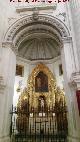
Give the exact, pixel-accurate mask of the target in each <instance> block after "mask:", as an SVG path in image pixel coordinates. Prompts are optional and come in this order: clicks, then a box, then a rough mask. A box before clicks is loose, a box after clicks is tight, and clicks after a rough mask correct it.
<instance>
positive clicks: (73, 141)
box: [67, 136, 80, 142]
mask: <svg viewBox="0 0 80 142" xmlns="http://www.w3.org/2000/svg"><path fill="white" fill-rule="evenodd" d="M67 142H80V137H75V136H68V139H67Z"/></svg>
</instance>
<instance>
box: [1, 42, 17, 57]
mask: <svg viewBox="0 0 80 142" xmlns="http://www.w3.org/2000/svg"><path fill="white" fill-rule="evenodd" d="M2 47H4V48H11V49H12V50H13V52H14V53H15V54H16V55H17V54H18V49H17V47H15V46H14V45H13V43H12V42H3V43H2Z"/></svg>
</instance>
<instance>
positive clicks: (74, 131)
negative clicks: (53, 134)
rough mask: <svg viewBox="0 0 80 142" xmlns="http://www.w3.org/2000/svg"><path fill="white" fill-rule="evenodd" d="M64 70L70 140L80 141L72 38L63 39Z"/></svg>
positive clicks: (79, 120)
mask: <svg viewBox="0 0 80 142" xmlns="http://www.w3.org/2000/svg"><path fill="white" fill-rule="evenodd" d="M61 57H62V65H63V71H64V89H65V94H66V102H67V108H68V142H80V134H79V133H80V130H79V129H80V124H79V123H78V122H80V118H79V113H78V107H77V101H76V89H75V88H76V85H74V86H73V85H72V81H71V80H72V79H71V78H72V74H73V73H74V72H75V71H76V66H75V56H74V52H73V46H72V39H71V38H67V39H64V40H63V49H62V52H61Z"/></svg>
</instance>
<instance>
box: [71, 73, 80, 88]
mask: <svg viewBox="0 0 80 142" xmlns="http://www.w3.org/2000/svg"><path fill="white" fill-rule="evenodd" d="M71 84H72V85H73V86H75V87H76V89H77V90H80V72H75V73H72V76H71Z"/></svg>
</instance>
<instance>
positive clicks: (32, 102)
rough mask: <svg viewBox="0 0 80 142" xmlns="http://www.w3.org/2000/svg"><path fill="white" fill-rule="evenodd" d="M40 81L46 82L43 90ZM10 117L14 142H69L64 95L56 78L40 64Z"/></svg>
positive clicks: (33, 72)
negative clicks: (67, 141) (67, 140)
mask: <svg viewBox="0 0 80 142" xmlns="http://www.w3.org/2000/svg"><path fill="white" fill-rule="evenodd" d="M41 77H43V78H41ZM38 79H43V84H44V81H45V82H46V83H45V84H46V85H47V86H46V87H43V89H41V87H42V86H41V85H42V84H40V82H37V81H38ZM39 81H41V80H39ZM37 83H38V84H37ZM44 86H45V85H44ZM37 87H38V89H37ZM39 87H40V88H39ZM45 88H46V89H45ZM11 114H12V123H11V138H12V142H14V140H15V142H46V141H47V142H66V138H67V132H68V124H67V107H66V102H65V95H64V91H63V90H61V89H60V88H59V87H57V84H56V79H55V77H54V75H53V74H52V73H51V71H50V70H49V68H48V67H46V66H45V65H44V64H38V65H37V66H36V68H35V69H34V70H33V71H32V73H31V75H30V77H29V82H28V88H24V90H23V93H22V94H21V95H20V97H19V100H18V104H17V107H16V108H12V112H11Z"/></svg>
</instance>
